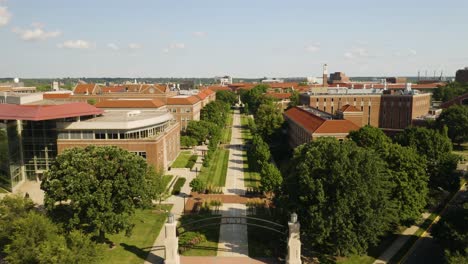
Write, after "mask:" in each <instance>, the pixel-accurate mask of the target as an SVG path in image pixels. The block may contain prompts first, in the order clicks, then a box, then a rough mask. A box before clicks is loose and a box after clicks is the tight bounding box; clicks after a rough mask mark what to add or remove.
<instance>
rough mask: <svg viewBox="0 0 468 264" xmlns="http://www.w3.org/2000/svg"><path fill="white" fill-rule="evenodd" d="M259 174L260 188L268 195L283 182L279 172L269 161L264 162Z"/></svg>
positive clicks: (276, 189)
mask: <svg viewBox="0 0 468 264" xmlns="http://www.w3.org/2000/svg"><path fill="white" fill-rule="evenodd" d="M260 176H261V178H260V189H261V190H262V191H263V192H265V193H267V194H270V195H271V194H272V193H274V192H276V191H278V189H279V188H280V187H281V183H282V182H283V176H281V172H280V171H279V170H278V168H276V166H275V165H273V164H271V163H266V164H264V166H263V168H262V171H261V173H260Z"/></svg>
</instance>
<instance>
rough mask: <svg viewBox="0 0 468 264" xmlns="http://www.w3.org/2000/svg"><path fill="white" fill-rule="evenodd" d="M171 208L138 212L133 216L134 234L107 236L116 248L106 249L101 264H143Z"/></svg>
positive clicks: (168, 206) (166, 206)
mask: <svg viewBox="0 0 468 264" xmlns="http://www.w3.org/2000/svg"><path fill="white" fill-rule="evenodd" d="M171 208H172V205H158V206H154V207H153V208H150V209H144V210H141V209H139V210H136V211H135V214H134V215H133V216H132V222H133V224H134V225H135V226H134V228H133V230H132V234H131V235H130V236H125V232H121V233H119V234H114V235H107V238H108V239H110V241H112V242H114V243H115V245H116V247H115V248H113V249H109V248H107V247H106V249H105V252H104V258H103V259H102V260H101V261H100V263H104V264H115V263H117V264H119V263H122V264H123V263H125V264H126V263H143V262H144V261H145V260H146V257H147V256H148V253H149V251H150V250H151V249H152V247H153V243H154V241H155V240H156V237H157V236H158V235H159V232H160V230H161V228H162V227H163V225H164V222H165V221H166V218H167V213H166V212H167V211H170V210H171Z"/></svg>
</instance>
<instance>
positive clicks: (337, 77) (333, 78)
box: [330, 72, 350, 83]
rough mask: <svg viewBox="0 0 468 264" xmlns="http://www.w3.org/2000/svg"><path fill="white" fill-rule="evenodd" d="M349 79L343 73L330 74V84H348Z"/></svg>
mask: <svg viewBox="0 0 468 264" xmlns="http://www.w3.org/2000/svg"><path fill="white" fill-rule="evenodd" d="M348 82H350V80H349V77H348V76H346V74H345V73H344V72H334V73H331V74H330V83H348Z"/></svg>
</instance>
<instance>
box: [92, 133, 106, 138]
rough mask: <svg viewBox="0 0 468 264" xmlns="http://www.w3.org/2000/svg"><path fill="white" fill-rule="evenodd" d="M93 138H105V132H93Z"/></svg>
mask: <svg viewBox="0 0 468 264" xmlns="http://www.w3.org/2000/svg"><path fill="white" fill-rule="evenodd" d="M94 139H106V133H103V132H96V133H94Z"/></svg>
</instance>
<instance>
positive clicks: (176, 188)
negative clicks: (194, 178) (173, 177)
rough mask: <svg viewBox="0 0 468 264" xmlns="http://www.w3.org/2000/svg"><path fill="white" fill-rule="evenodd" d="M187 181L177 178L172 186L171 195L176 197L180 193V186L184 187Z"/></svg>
mask: <svg viewBox="0 0 468 264" xmlns="http://www.w3.org/2000/svg"><path fill="white" fill-rule="evenodd" d="M186 180H187V179H185V178H182V177H181V178H178V179H177V181H176V183H175V184H174V188H173V189H172V194H174V195H178V194H179V193H180V189H182V186H184V184H185V181H186Z"/></svg>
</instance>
